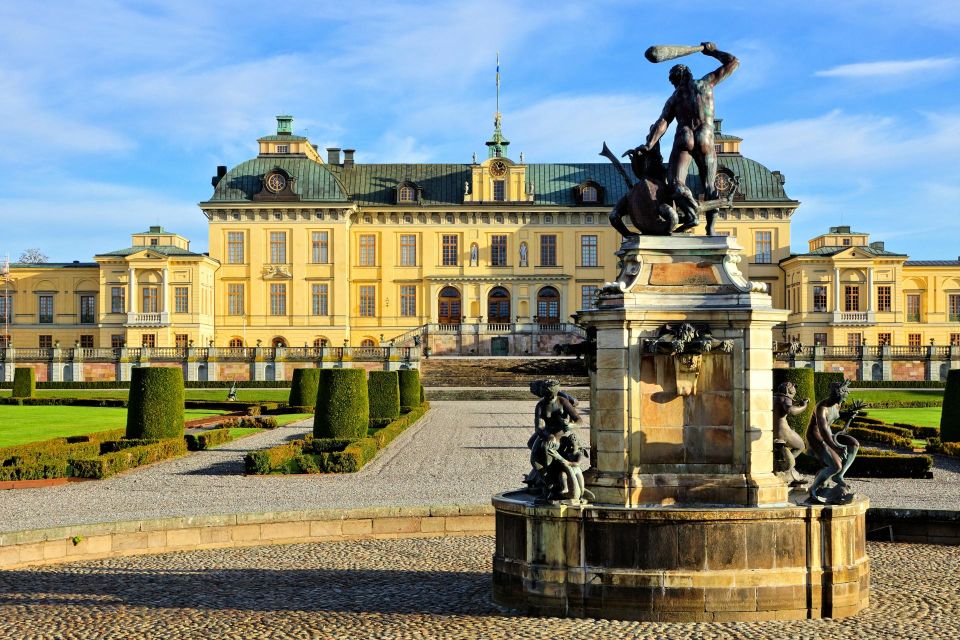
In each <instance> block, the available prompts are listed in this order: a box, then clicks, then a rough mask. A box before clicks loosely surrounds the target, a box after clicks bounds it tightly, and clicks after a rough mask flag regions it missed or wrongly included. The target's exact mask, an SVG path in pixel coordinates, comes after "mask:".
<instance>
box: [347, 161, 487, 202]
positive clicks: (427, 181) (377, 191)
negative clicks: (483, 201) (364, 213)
mask: <svg viewBox="0 0 960 640" xmlns="http://www.w3.org/2000/svg"><path fill="white" fill-rule="evenodd" d="M329 169H330V171H331V172H332V173H334V174H336V176H337V177H338V178H339V179H340V183H341V184H343V187H344V189H346V192H347V193H348V194H350V199H351V200H352V201H353V202H356V203H357V204H359V205H392V204H395V203H396V201H397V200H396V193H395V189H396V188H397V186H399V185H400V184H401V183H403V182H413V183H414V184H416V185H417V186H418V187H419V188H420V189H421V196H422V198H423V199H422V203H423V204H425V205H444V204H463V185H464V183H465V182H469V181H470V165H467V164H355V165H353V166H351V167H343V166H340V165H331V166H330V167H329Z"/></svg>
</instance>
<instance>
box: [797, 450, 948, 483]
mask: <svg viewBox="0 0 960 640" xmlns="http://www.w3.org/2000/svg"><path fill="white" fill-rule="evenodd" d="M821 467H822V465H821V464H820V462H819V461H818V460H816V459H814V458H813V457H811V456H810V455H808V454H806V453H801V454H800V455H799V456H797V470H799V471H801V472H802V473H806V474H815V473H817V471H819V469H820V468H821ZM932 467H933V459H932V458H931V457H930V456H927V455H914V454H904V453H897V452H894V451H881V450H878V449H861V450H860V452H859V453H858V454H857V457H856V458H854V460H853V464H852V465H850V469H849V470H848V471H847V474H846V477H848V478H918V479H926V478H930V477H931V471H930V469H931V468H932Z"/></svg>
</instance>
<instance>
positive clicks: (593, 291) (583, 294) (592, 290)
mask: <svg viewBox="0 0 960 640" xmlns="http://www.w3.org/2000/svg"><path fill="white" fill-rule="evenodd" d="M599 291H600V288H599V287H597V285H595V284H585V285H583V286H581V287H580V308H581V309H595V308H596V307H597V293H598V292H599Z"/></svg>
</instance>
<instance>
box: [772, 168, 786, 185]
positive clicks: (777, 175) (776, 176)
mask: <svg viewBox="0 0 960 640" xmlns="http://www.w3.org/2000/svg"><path fill="white" fill-rule="evenodd" d="M770 173H772V174H773V179H774V180H776V181H777V182H779V183H780V184H786V183H787V178H786V177H785V176H784V175H783V174H782V173H780V172H779V171H771V172H770Z"/></svg>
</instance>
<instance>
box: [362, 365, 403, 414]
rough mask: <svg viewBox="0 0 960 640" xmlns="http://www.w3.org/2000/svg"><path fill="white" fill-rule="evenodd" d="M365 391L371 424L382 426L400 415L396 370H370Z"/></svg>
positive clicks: (398, 382)
mask: <svg viewBox="0 0 960 640" xmlns="http://www.w3.org/2000/svg"><path fill="white" fill-rule="evenodd" d="M367 392H368V394H369V396H370V424H371V425H373V426H375V427H382V426H384V425H387V424H389V423H391V422H393V421H394V420H396V419H397V418H399V417H400V376H398V375H397V372H396V371H371V372H370V377H369V378H367Z"/></svg>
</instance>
